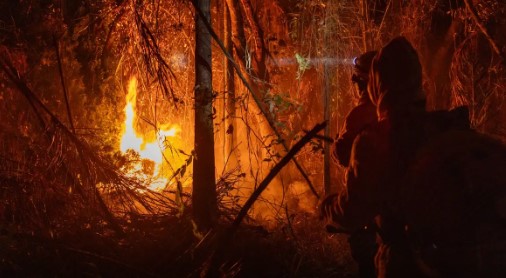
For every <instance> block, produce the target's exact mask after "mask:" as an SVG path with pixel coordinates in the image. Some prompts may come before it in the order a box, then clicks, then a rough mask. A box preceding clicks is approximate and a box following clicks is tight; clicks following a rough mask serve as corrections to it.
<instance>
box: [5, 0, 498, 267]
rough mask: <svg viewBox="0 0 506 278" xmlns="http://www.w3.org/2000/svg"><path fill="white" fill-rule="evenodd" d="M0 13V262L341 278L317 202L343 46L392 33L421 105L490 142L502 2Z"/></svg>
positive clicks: (347, 94) (49, 7)
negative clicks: (411, 55) (461, 109)
mask: <svg viewBox="0 0 506 278" xmlns="http://www.w3.org/2000/svg"><path fill="white" fill-rule="evenodd" d="M0 9H1V12H0V42H1V44H0V143H1V145H0V242H1V243H0V249H1V251H0V259H1V260H0V275H1V276H70V275H79V276H84V275H89V276H142V277H145V276H174V277H181V276H191V277H193V276H199V275H209V276H213V275H216V274H217V273H219V274H220V275H223V276H227V277H228V276H238V277H250V276H257V277H258V276H261V277H285V276H294V277H323V276H331V277H355V276H357V265H356V263H355V262H354V261H353V259H352V257H351V254H350V250H349V246H348V244H347V235H345V234H332V235H329V234H326V233H325V231H324V228H323V223H321V221H320V220H319V218H318V217H319V216H318V211H317V205H318V202H319V201H321V199H322V198H323V196H325V195H326V194H329V193H332V192H338V191H341V190H342V189H343V187H344V185H343V180H344V178H343V177H344V172H345V169H343V168H341V167H339V166H338V165H336V164H333V163H331V160H330V145H331V143H332V142H333V138H334V137H335V136H336V134H337V133H338V132H339V131H340V129H341V127H342V122H343V120H344V118H345V116H346V115H347V113H348V112H349V111H350V109H351V108H352V107H354V106H355V102H356V95H355V93H354V89H353V83H352V81H351V76H352V71H353V61H354V59H353V58H354V57H356V56H358V55H360V54H361V53H364V52H365V51H369V50H373V49H380V48H381V47H382V46H383V45H384V44H385V43H386V42H388V41H389V40H390V39H391V38H393V37H395V36H398V35H401V34H402V35H403V36H405V37H407V38H408V39H409V40H410V41H411V42H412V43H413V46H414V47H415V48H416V49H417V51H418V54H419V57H420V60H421V63H422V67H423V71H424V72H423V74H424V84H423V85H424V91H425V92H426V95H427V107H428V109H429V110H442V109H451V108H454V107H457V106H461V105H466V106H468V108H469V111H470V124H471V126H472V128H473V129H475V130H477V131H479V132H480V133H483V134H486V135H487V136H490V137H493V138H495V139H497V140H500V141H506V125H505V123H506V121H505V119H506V114H505V113H506V112H505V111H506V110H505V109H503V105H504V103H505V96H504V90H505V87H506V71H505V66H504V65H505V60H506V36H504V35H503V33H504V31H505V30H506V16H505V14H506V4H504V3H502V1H472V0H462V1H458V0H455V1H450V0H416V1H395V0H390V1H383V0H360V1H359V0H357V1H330V0H329V1H327V0H305V1H302V0H301V1H296V0H290V1H289V0H275V1H261V0H241V1H231V0H215V1H207V0H198V1H183V0H171V1H160V0H155V1H140V0H101V1H90V0H81V1H73V0H59V1H56V0H45V1H36V0H12V1H3V2H2V3H0ZM322 123H326V124H322Z"/></svg>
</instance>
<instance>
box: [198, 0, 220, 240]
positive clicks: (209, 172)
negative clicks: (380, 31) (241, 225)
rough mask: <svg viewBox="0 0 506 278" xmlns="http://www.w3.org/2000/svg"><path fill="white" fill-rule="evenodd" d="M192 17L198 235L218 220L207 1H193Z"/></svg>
mask: <svg viewBox="0 0 506 278" xmlns="http://www.w3.org/2000/svg"><path fill="white" fill-rule="evenodd" d="M196 8H197V9H200V11H201V13H195V27H196V28H195V29H196V30H195V31H196V34H195V42H196V47H195V155H196V158H195V160H194V162H193V195H192V198H193V199H192V203H193V204H192V205H193V217H194V220H195V223H196V224H197V229H198V230H199V231H207V230H209V229H210V228H212V226H213V225H214V223H215V222H216V219H217V217H218V209H217V201H216V183H215V161H214V133H213V116H214V115H213V90H212V62H211V35H210V33H209V31H208V29H207V28H206V24H205V23H204V20H205V21H207V22H211V14H210V0H197V5H196Z"/></svg>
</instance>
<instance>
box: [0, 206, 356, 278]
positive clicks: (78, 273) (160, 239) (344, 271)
mask: <svg viewBox="0 0 506 278" xmlns="http://www.w3.org/2000/svg"><path fill="white" fill-rule="evenodd" d="M188 219H189V217H185V216H183V217H181V218H177V217H173V216H164V217H153V216H150V217H147V216H146V217H142V218H138V219H136V220H135V221H133V220H132V221H130V223H128V225H125V226H124V229H125V234H124V235H122V236H119V235H117V234H115V233H114V232H113V231H112V230H110V229H107V228H105V227H104V228H103V229H102V230H97V229H91V228H90V229H88V230H86V229H84V230H79V231H77V232H69V233H61V234H59V235H53V238H50V237H40V236H37V235H35V234H34V233H31V234H13V233H9V231H8V229H3V230H2V231H1V233H0V250H1V251H0V259H1V262H0V276H1V277H199V276H201V274H202V273H204V272H205V271H206V269H208V268H209V265H210V264H211V263H210V262H211V261H212V259H211V258H213V257H212V255H213V253H216V252H215V251H216V250H223V251H219V252H222V253H223V254H222V255H221V256H219V257H220V260H221V261H220V263H219V266H220V267H219V273H220V274H221V276H222V277H356V265H355V264H354V262H353V259H352V258H351V256H350V252H349V247H348V244H347V241H346V235H341V234H328V233H326V232H325V231H324V229H323V228H322V223H321V222H320V221H319V220H318V219H316V217H315V216H314V215H310V214H299V215H293V217H292V219H291V221H290V223H288V224H286V225H284V226H283V225H281V226H278V227H276V228H274V229H271V230H267V229H265V228H264V227H263V226H261V225H252V224H247V225H244V224H243V225H241V227H240V228H239V229H238V230H237V232H236V233H235V234H234V236H233V238H231V239H230V240H227V241H226V243H225V244H226V246H220V244H222V243H220V242H219V241H218V243H216V244H207V245H206V244H203V242H205V241H200V240H199V239H198V238H197V237H196V236H195V235H194V233H193V231H192V224H191V222H190V221H189V220H188ZM225 227H226V225H225V224H224V225H223V227H221V228H225ZM217 246H218V247H217Z"/></svg>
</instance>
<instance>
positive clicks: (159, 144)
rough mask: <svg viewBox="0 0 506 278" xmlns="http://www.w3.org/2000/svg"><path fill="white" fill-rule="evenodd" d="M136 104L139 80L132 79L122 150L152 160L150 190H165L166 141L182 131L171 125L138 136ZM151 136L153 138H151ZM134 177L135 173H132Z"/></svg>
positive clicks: (127, 102)
mask: <svg viewBox="0 0 506 278" xmlns="http://www.w3.org/2000/svg"><path fill="white" fill-rule="evenodd" d="M136 102H137V79H136V78H135V77H132V78H131V79H130V82H129V84H128V94H127V96H126V105H125V109H124V111H125V116H126V119H125V124H124V125H125V127H124V131H123V135H122V136H121V143H120V150H121V151H122V152H123V153H126V152H127V150H133V151H135V152H137V153H138V154H139V156H140V158H142V159H145V160H150V161H153V162H154V163H155V168H154V173H153V175H152V177H144V178H149V179H150V180H151V182H150V184H149V188H150V189H153V190H161V189H163V188H164V187H165V186H166V184H167V182H168V180H167V178H166V177H164V176H163V174H162V172H163V171H162V167H163V163H164V156H163V151H164V150H163V149H164V148H163V146H164V140H166V138H167V137H175V136H176V135H177V133H178V132H179V131H180V128H179V127H178V126H177V125H173V126H171V127H170V128H169V125H161V126H160V129H159V130H158V132H156V133H155V132H154V131H153V134H154V135H153V134H148V135H144V134H138V133H137V132H136V130H135V123H136V118H137V117H136V114H135V111H136ZM149 135H151V136H149ZM141 167H142V166H141V165H140V164H139V165H138V167H136V169H134V170H140V168H141ZM130 174H132V175H133V173H130Z"/></svg>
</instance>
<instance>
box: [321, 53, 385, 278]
mask: <svg viewBox="0 0 506 278" xmlns="http://www.w3.org/2000/svg"><path fill="white" fill-rule="evenodd" d="M376 53H377V51H369V52H366V53H364V54H362V55H360V56H359V57H357V58H355V59H354V61H353V64H354V68H353V75H352V78H351V80H352V82H353V84H354V87H355V92H356V94H355V95H356V96H357V99H358V103H357V106H355V107H354V108H353V109H352V110H351V111H350V112H349V113H348V115H347V116H346V119H345V121H344V124H343V126H342V129H341V132H340V133H339V134H338V137H337V138H336V140H335V142H334V144H333V146H332V148H333V150H332V158H333V160H334V162H336V163H337V164H340V165H341V166H343V167H348V165H349V160H350V154H351V147H352V145H353V141H354V140H355V138H356V137H357V135H358V134H359V133H360V132H362V131H363V130H364V129H366V128H367V127H368V126H370V125H372V124H374V123H376V122H377V117H376V106H374V105H373V104H372V102H371V100H370V99H369V94H368V92H367V82H368V80H369V69H370V67H371V63H372V60H373V58H374V56H375V55H376ZM374 226H375V225H374V223H370V224H369V225H366V226H364V227H361V228H360V229H357V230H355V231H352V232H350V235H349V237H348V243H349V245H350V250H351V255H352V257H353V259H354V260H355V261H356V262H357V265H358V271H359V276H360V277H362V278H366V277H375V276H376V275H375V268H374V256H375V254H376V250H377V244H376V232H375V229H374V228H373V227H374ZM327 228H328V229H327V230H328V231H332V223H329V226H328V227H327Z"/></svg>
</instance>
